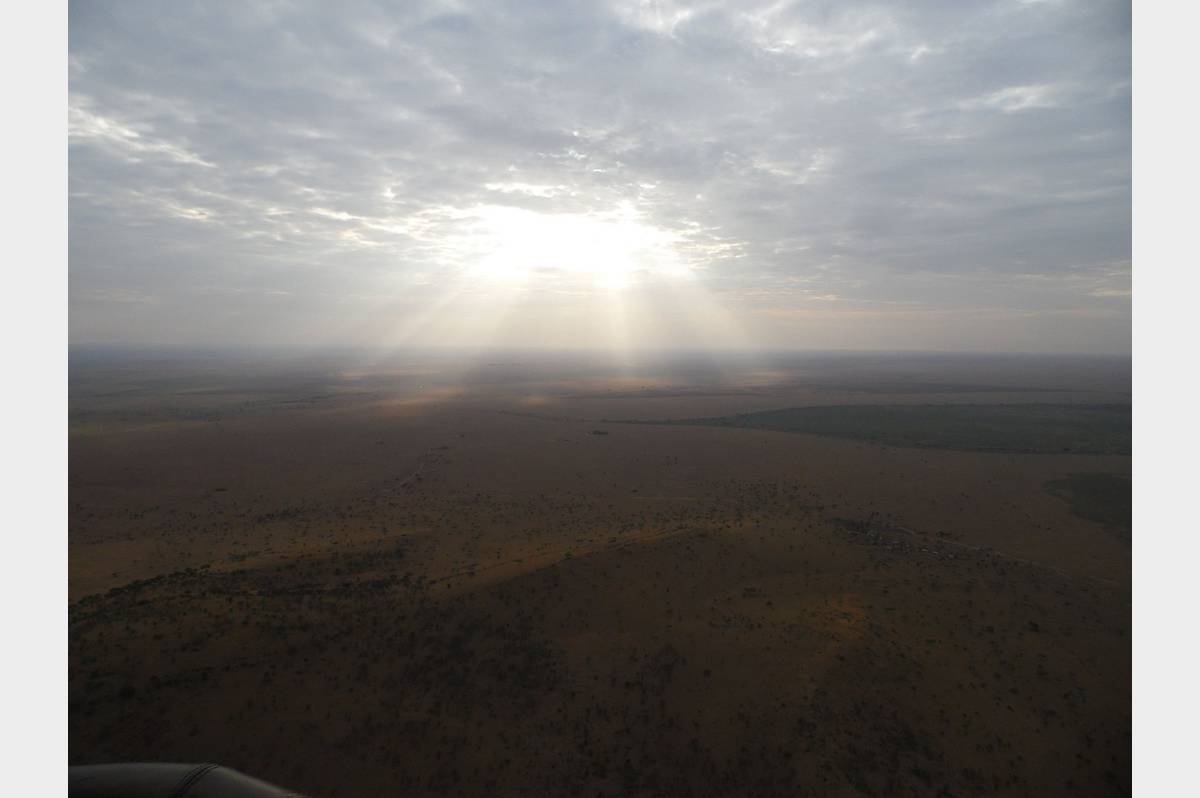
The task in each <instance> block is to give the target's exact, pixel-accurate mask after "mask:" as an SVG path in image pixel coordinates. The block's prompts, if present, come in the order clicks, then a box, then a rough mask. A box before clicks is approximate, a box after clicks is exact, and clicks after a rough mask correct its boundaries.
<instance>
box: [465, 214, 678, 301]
mask: <svg viewBox="0 0 1200 798" xmlns="http://www.w3.org/2000/svg"><path fill="white" fill-rule="evenodd" d="M476 218H477V219H478V222H479V225H478V230H477V231H476V236H477V238H476V240H477V241H478V242H480V245H479V250H478V251H479V257H478V259H477V261H476V266H475V268H474V269H473V272H474V274H475V275H476V276H477V277H480V278H482V279H484V280H489V281H502V282H536V281H543V282H546V283H567V284H571V285H574V286H577V287H591V288H596V289H606V290H613V291H616V290H621V289H624V288H627V287H629V286H630V285H631V284H632V283H633V282H634V281H635V280H637V279H641V278H645V277H649V276H662V275H670V276H676V277H677V276H681V275H682V274H683V273H684V272H685V271H686V269H684V267H683V266H682V264H681V260H680V257H679V253H678V252H677V251H676V246H677V244H678V236H676V235H675V234H672V233H671V232H669V231H666V230H662V229H661V228H658V227H655V226H654V225H651V224H648V223H646V222H645V221H643V219H642V218H641V215H640V214H639V213H638V212H637V211H636V210H635V209H634V208H632V207H631V206H629V205H621V206H618V207H616V208H615V209H613V210H611V211H606V212H592V213H541V212H538V211H532V210H528V209H525V208H516V207H509V206H484V207H481V208H479V209H478V211H477V213H476Z"/></svg>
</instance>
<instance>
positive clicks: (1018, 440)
mask: <svg viewBox="0 0 1200 798" xmlns="http://www.w3.org/2000/svg"><path fill="white" fill-rule="evenodd" d="M635 423H643V422H635ZM644 423H656V422H644ZM657 423H668V424H694V425H703V426H716V427H741V428H746V429H766V430H776V431H779V432H801V433H807V434H810V435H827V436H831V437H836V438H854V439H856V440H863V441H870V442H871V443H878V444H883V445H886V446H907V447H916V448H926V449H956V450H961V451H977V452H1022V453H1038V454H1061V453H1064V452H1070V453H1075V454H1129V452H1130V438H1131V419H1130V409H1129V406H1128V405H1078V404H1073V405H1072V404H1002V405H831V406H823V407H795V408H788V409H785V410H767V411H764V412H760V413H744V414H740V415H733V416H720V417H717V418H697V419H686V420H681V421H669V422H657Z"/></svg>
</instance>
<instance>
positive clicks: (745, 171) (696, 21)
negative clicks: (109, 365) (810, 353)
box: [69, 0, 1130, 353]
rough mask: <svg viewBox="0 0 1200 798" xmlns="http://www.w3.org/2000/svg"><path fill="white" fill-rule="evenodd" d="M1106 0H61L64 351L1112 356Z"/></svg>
mask: <svg viewBox="0 0 1200 798" xmlns="http://www.w3.org/2000/svg"><path fill="white" fill-rule="evenodd" d="M1129 35H1130V22H1129V8H1128V4H1127V3H1120V2H1117V3H1114V2H1093V1H1092V0H1087V1H1086V2H1083V1H1081V2H1067V1H1064V2H1053V1H1050V2H1017V1H1016V0H1006V1H1005V2H957V1H956V2H922V3H903V4H899V3H892V4H867V3H833V2H828V3H824V2H817V3H808V2H797V3H787V2H775V3H756V2H745V3H736V4H729V5H721V4H715V3H696V4H687V3H671V2H662V3H652V2H646V3H637V2H616V3H598V2H596V3H593V2H562V3H550V4H540V3H539V4H531V3H504V2H490V3H482V4H478V5H474V4H471V3H457V2H447V3H417V2H412V3H402V4H395V5H387V4H364V3H340V4H320V3H313V4H307V3H283V2H280V3H272V4H264V5H261V6H254V7H251V6H249V5H244V4H215V5H197V4H192V3H170V4H161V3H120V4H105V5H100V4H96V3H72V4H71V7H70V30H69V64H70V65H69V75H70V88H69V92H70V99H69V125H70V155H69V159H70V200H69V202H70V221H69V228H70V256H69V257H70V334H71V340H72V343H75V344H150V343H165V344H174V345H186V346H213V345H242V344H246V345H255V344H270V345H299V346H326V345H370V346H382V347H403V346H413V345H455V346H461V345H466V346H476V345H497V346H548V345H553V346H566V347H576V346H577V347H590V348H602V349H612V350H614V351H624V350H635V349H639V348H655V347H673V346H680V345H687V346H698V347H710V348H720V349H739V348H772V349H793V348H794V349H806V348H850V349H854V348H868V349H871V348H873V349H883V348H888V349H964V350H997V351H1028V352H1107V353H1123V352H1127V351H1128V350H1129V343H1130V182H1129V181H1130V151H1129V148H1130V115H1129V112H1130V61H1129Z"/></svg>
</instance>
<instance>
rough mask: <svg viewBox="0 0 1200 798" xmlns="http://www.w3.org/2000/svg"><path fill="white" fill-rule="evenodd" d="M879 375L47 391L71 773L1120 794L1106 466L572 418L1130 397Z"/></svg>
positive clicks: (415, 375) (339, 375)
mask: <svg viewBox="0 0 1200 798" xmlns="http://www.w3.org/2000/svg"><path fill="white" fill-rule="evenodd" d="M873 363H874V365H871V364H864V363H861V362H855V363H853V364H851V365H850V366H848V365H846V364H845V363H843V362H842V361H831V362H830V363H829V364H817V365H813V364H801V365H802V366H803V368H801V367H799V366H797V367H794V368H778V369H773V370H772V371H771V372H770V374H769V376H767V377H763V376H761V375H757V376H756V375H748V374H732V375H729V374H719V373H714V372H712V371H702V370H700V369H699V368H698V367H697V368H695V369H694V370H693V371H692V372H688V371H687V370H686V369H684V368H683V367H677V368H676V369H675V370H674V371H671V372H670V373H666V375H665V376H664V375H663V374H634V375H632V376H630V375H608V376H605V375H603V374H592V373H580V372H581V371H582V367H579V366H573V368H575V371H572V372H570V375H569V377H567V376H564V374H565V373H566V372H565V371H564V370H563V368H562V367H559V366H557V365H555V366H554V367H552V368H551V367H543V366H541V365H538V364H535V365H534V366H529V367H526V368H525V369H524V370H521V369H520V368H518V366H513V365H505V367H504V369H503V370H501V373H500V374H499V375H498V374H497V367H492V366H488V367H487V369H486V370H485V372H486V373H485V374H483V375H482V376H480V375H473V374H471V373H463V372H462V370H460V371H459V372H457V373H455V374H454V375H452V377H453V378H451V376H446V375H445V374H441V375H439V374H436V373H435V374H431V373H430V369H428V368H426V367H425V365H423V364H422V365H421V367H420V368H417V367H413V368H409V369H399V368H397V369H394V370H392V371H390V372H387V371H384V370H382V369H379V370H377V371H376V372H374V373H371V374H367V375H366V376H362V375H359V374H354V375H351V376H347V373H348V370H337V369H326V370H321V371H320V372H319V373H318V372H317V371H316V370H315V369H310V370H309V371H307V372H305V373H299V374H296V375H287V374H275V375H272V376H271V377H270V379H265V378H264V377H262V376H261V375H260V374H258V373H257V371H256V370H255V369H252V368H247V369H244V370H242V371H234V370H232V369H229V370H226V371H224V372H222V371H219V370H211V371H206V372H204V373H202V374H195V373H174V374H169V375H166V376H163V375H159V377H158V378H157V379H156V380H155V381H148V380H147V381H144V380H142V379H141V376H140V374H139V373H137V372H136V371H133V372H131V371H128V370H126V371H122V372H121V373H119V374H117V373H113V372H111V371H104V370H95V369H94V370H92V371H89V372H86V373H81V374H79V375H76V376H75V377H73V386H75V387H76V388H77V391H76V393H75V399H74V406H73V408H72V411H73V420H74V422H75V423H74V425H73V431H72V438H71V459H70V470H71V474H70V479H71V494H70V496H71V507H70V518H71V527H70V539H69V544H70V606H69V623H70V627H69V628H70V639H69V643H70V657H71V671H70V685H69V696H70V716H69V730H70V759H71V761H72V763H85V762H102V761H124V760H172V761H215V762H221V763H223V764H227V765H229V766H231V767H235V768H238V769H240V770H243V771H246V772H248V773H252V774H255V775H258V776H260V777H262V778H266V779H268V780H270V781H273V782H276V783H279V784H283V785H286V786H288V787H290V788H292V789H296V790H299V791H302V792H305V793H307V794H310V795H313V796H335V795H343V796H349V795H389V794H403V795H413V796H443V795H467V796H505V795H511V796H517V795H548V796H554V795H577V794H578V795H587V796H618V795H619V796H659V795H692V796H710V795H711V796H717V795H720V796H738V795H742V796H772V795H789V796H790V795H834V796H857V795H888V796H893V795H895V796H923V795H938V794H942V795H984V794H996V795H1050V794H1053V795H1080V796H1098V795H1100V796H1103V795H1113V796H1117V795H1125V794H1128V791H1129V784H1130V771H1129V768H1130V761H1129V750H1130V734H1131V725H1130V703H1129V658H1130V651H1129V640H1130V620H1129V605H1130V586H1129V557H1130V549H1129V545H1128V541H1127V539H1122V538H1121V537H1120V536H1116V535H1113V534H1112V532H1111V530H1110V529H1109V528H1108V526H1107V521H1106V520H1103V519H1101V518H1099V516H1096V515H1095V514H1094V513H1091V512H1090V511H1084V512H1082V513H1081V512H1079V511H1078V509H1075V510H1073V503H1074V502H1075V499H1069V500H1064V498H1063V496H1083V495H1084V494H1085V493H1087V491H1088V490H1092V489H1094V490H1092V494H1093V495H1100V493H1098V491H1100V492H1102V490H1104V489H1107V488H1106V487H1105V484H1107V486H1108V487H1112V486H1113V485H1116V484H1117V482H1109V483H1105V480H1109V479H1111V480H1118V481H1119V480H1122V479H1125V480H1127V479H1128V475H1129V472H1130V462H1129V457H1128V456H1126V455H1122V454H1082V453H1080V452H1078V451H1072V452H1069V453H1064V452H1061V451H1058V452H1053V453H1039V454H1031V453H1020V452H1000V453H997V452H994V451H962V450H952V449H933V448H914V447H899V446H885V447H881V446H879V445H877V444H875V443H868V442H866V441H865V439H861V438H848V437H829V436H824V435H794V434H792V435H789V434H780V433H779V432H776V431H773V430H770V429H755V428H731V427H729V426H708V425H697V424H670V423H666V424H640V425H631V424H620V423H611V422H602V421H598V420H597V419H601V418H612V417H614V416H617V415H623V416H625V417H628V418H646V417H650V416H660V417H663V418H681V417H687V416H688V414H689V413H691V412H694V411H696V410H700V411H701V412H700V413H698V414H697V415H696V416H695V417H705V418H707V417H713V418H719V417H729V416H736V415H739V414H742V413H750V412H754V411H753V410H752V409H750V408H754V407H755V406H757V407H762V406H763V405H776V406H790V407H799V406H803V405H804V404H805V403H825V404H826V405H828V404H829V403H830V402H837V403H841V404H843V405H848V406H851V407H858V406H860V405H863V404H867V403H868V402H870V401H875V402H878V403H880V404H882V405H886V406H894V405H897V404H901V403H903V402H909V403H912V404H914V405H915V406H918V407H922V406H924V405H927V404H932V403H936V402H945V403H947V404H952V405H958V404H964V403H965V402H964V398H963V394H960V393H956V392H952V391H939V392H937V393H930V394H924V393H921V392H920V390H921V389H924V388H926V387H928V386H931V385H938V386H946V385H949V386H953V387H955V388H956V389H957V387H958V386H963V385H968V384H969V385H989V386H992V385H994V386H996V390H995V391H994V392H988V391H983V390H972V392H971V393H970V401H971V402H973V403H982V402H987V401H991V402H993V403H996V404H1003V405H1009V404H1012V403H1014V402H1018V401H1020V400H1021V399H1022V398H1024V399H1026V400H1027V401H1029V402H1030V403H1031V404H1034V405H1036V404H1038V403H1041V404H1045V402H1044V399H1045V397H1046V396H1048V395H1052V396H1053V398H1054V400H1055V404H1070V403H1072V402H1074V403H1077V404H1081V405H1095V404H1119V403H1120V401H1121V395H1122V391H1124V390H1125V387H1126V386H1125V385H1124V380H1123V379H1122V377H1121V376H1120V375H1119V374H1118V375H1117V376H1116V377H1112V376H1111V375H1108V374H1107V372H1106V371H1104V370H1103V369H1100V370H1097V368H1098V367H1096V366H1095V365H1094V364H1082V365H1078V364H1077V365H1076V369H1077V370H1076V372H1073V374H1074V375H1076V376H1072V378H1071V380H1072V381H1073V382H1074V383H1077V384H1079V385H1080V386H1082V387H1081V388H1080V390H1079V391H1076V392H1072V391H1071V384H1070V381H1068V384H1064V383H1063V382H1062V377H1061V375H1062V374H1064V373H1072V372H1069V370H1067V369H1064V368H1063V367H1062V366H1061V365H1060V364H1055V365H1054V367H1053V368H1050V367H1048V366H1043V365H1042V364H1040V363H1039V362H1033V363H1030V364H1028V365H1027V367H1025V368H1017V366H1016V365H1014V364H1012V363H1008V362H1006V363H1002V364H1000V365H998V366H996V368H994V369H992V370H991V371H989V370H988V369H982V367H981V366H980V365H979V364H978V363H977V362H974V361H971V362H958V363H947V362H943V361H938V362H937V363H934V364H932V365H931V364H930V363H928V362H921V363H914V362H912V361H898V360H890V361H883V360H880V361H878V362H874V361H873ZM871 368H874V369H877V370H878V371H880V372H884V376H886V378H887V379H886V381H880V386H889V385H892V384H894V383H896V382H897V380H900V382H902V383H903V386H905V388H906V390H905V392H894V393H893V392H887V391H881V390H879V389H878V386H877V389H875V390H872V389H871V385H872V380H873V379H874V377H873V376H871V375H872V374H874V372H871V371H870V369H871ZM906 369H907V370H908V371H907V372H906V371H905V370H906ZM860 372H863V373H867V376H863V374H862V373H860ZM908 372H911V377H910V376H909V374H908ZM664 373H665V372H664ZM897 375H899V376H897ZM834 383H836V385H837V387H836V389H830V388H829V385H832V384H834ZM846 385H852V386H854V388H853V390H850V389H848V388H846V387H845V386H846ZM1023 387H1033V388H1036V389H1037V391H1036V393H1030V394H1029V395H1027V396H1026V395H1024V394H1022V393H1021V392H1020V390H1019V389H1020V388H1023ZM117 388H119V389H120V393H117V392H116V391H115V390H114V389H117ZM200 389H202V390H200ZM292 399H306V400H307V399H312V401H291V400H292ZM184 407H186V408H187V410H188V412H187V413H186V414H181V413H179V412H177V409H178V408H184ZM193 411H194V412H193ZM597 433H607V434H597ZM1076 475H1091V476H1089V477H1087V479H1085V480H1084V481H1082V482H1081V481H1080V480H1079V479H1078V478H1077V476H1076ZM1096 475H1100V476H1096ZM1123 484H1127V483H1123ZM1064 491H1065V493H1064ZM1093 503H1094V502H1093ZM1106 517H1107V516H1106Z"/></svg>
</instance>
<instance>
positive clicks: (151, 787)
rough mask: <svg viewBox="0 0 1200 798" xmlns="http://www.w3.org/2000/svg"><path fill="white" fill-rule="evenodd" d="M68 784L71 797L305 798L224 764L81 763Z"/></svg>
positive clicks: (74, 770)
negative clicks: (222, 765)
mask: <svg viewBox="0 0 1200 798" xmlns="http://www.w3.org/2000/svg"><path fill="white" fill-rule="evenodd" d="M68 784H69V785H70V787H69V795H70V798H304V796H302V795H300V793H296V792H291V791H290V790H285V789H282V788H280V787H276V786H275V785H274V784H267V783H266V782H265V781H259V780H258V779H255V778H251V777H250V776H247V775H245V774H244V773H238V772H237V771H236V770H230V769H229V768H225V767H221V766H220V765H176V764H168V763H165V762H137V763H122V764H119V765H77V766H74V767H72V768H71V769H70V776H69V777H68Z"/></svg>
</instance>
